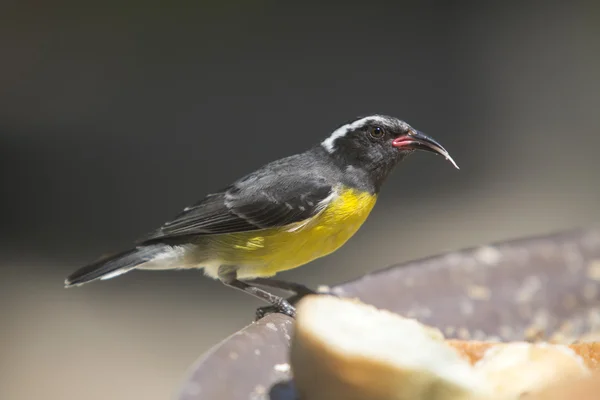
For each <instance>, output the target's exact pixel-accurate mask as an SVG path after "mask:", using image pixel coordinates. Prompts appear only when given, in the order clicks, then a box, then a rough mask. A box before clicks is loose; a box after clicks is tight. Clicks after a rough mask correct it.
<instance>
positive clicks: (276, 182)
mask: <svg viewBox="0 0 600 400" xmlns="http://www.w3.org/2000/svg"><path fill="white" fill-rule="evenodd" d="M332 194H333V187H332V186H331V185H330V184H328V183H327V182H326V181H325V180H324V179H320V178H318V177H315V176H312V175H309V174H302V173H292V174H287V175H284V176H281V175H280V174H274V175H273V174H266V175H263V176H260V175H250V176H248V177H246V178H244V179H242V180H240V181H238V182H237V183H235V184H233V185H232V186H230V187H228V188H226V189H225V190H223V191H222V192H219V193H214V194H211V195H208V196H206V197H205V198H204V199H202V200H201V201H199V202H198V203H196V204H194V205H193V206H191V207H187V208H186V209H185V210H184V211H183V212H182V213H180V214H179V215H177V216H176V217H175V218H174V219H173V220H171V221H169V222H167V223H165V224H164V225H163V226H162V227H161V228H160V229H158V230H157V231H155V232H153V233H152V234H150V235H149V236H147V237H146V238H144V239H143V241H144V242H146V241H153V240H161V239H167V238H172V237H178V236H187V235H207V234H221V233H234V232H247V231H254V230H259V229H265V228H272V227H280V226H285V225H289V224H292V223H295V222H301V221H304V220H306V219H308V218H310V217H312V216H314V215H316V214H317V213H318V212H319V211H321V210H322V208H323V207H324V206H325V205H326V204H327V201H328V199H331V197H332V196H331V195H332Z"/></svg>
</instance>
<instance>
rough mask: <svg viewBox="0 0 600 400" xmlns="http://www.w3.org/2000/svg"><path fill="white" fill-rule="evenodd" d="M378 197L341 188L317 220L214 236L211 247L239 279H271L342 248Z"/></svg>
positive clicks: (315, 218)
mask: <svg viewBox="0 0 600 400" xmlns="http://www.w3.org/2000/svg"><path fill="white" fill-rule="evenodd" d="M376 201H377V196H376V195H372V194H369V193H367V192H361V191H357V190H355V189H349V188H342V189H340V190H338V195H337V196H336V197H335V198H334V199H333V200H332V201H331V202H330V203H329V205H328V206H327V207H326V208H325V209H323V211H321V213H320V214H318V215H317V216H316V217H313V218H312V219H311V220H309V221H303V222H301V223H297V224H293V225H289V226H286V227H283V228H273V229H266V230H261V231H255V232H243V233H236V234H230V235H217V236H215V238H214V241H213V243H212V244H213V245H212V246H211V247H212V248H213V249H214V251H215V252H217V253H218V258H219V261H220V263H222V264H228V265H235V266H238V267H239V270H238V277H239V278H241V279H244V278H246V279H247V278H253V277H259V276H272V275H274V274H275V273H277V272H279V271H284V270H288V269H292V268H295V267H298V266H301V265H304V264H306V263H308V262H310V261H312V260H314V259H316V258H319V257H323V256H325V255H327V254H330V253H332V252H333V251H335V250H337V249H338V248H339V247H341V246H342V245H343V244H344V243H346V241H347V240H348V239H350V238H351V237H352V236H353V235H354V234H355V233H356V231H357V230H358V229H359V228H360V226H361V225H362V224H363V222H364V221H365V220H366V219H367V217H368V216H369V213H370V212H371V210H372V209H373V206H374V205H375V202H376Z"/></svg>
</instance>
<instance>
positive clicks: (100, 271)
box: [65, 244, 168, 287]
mask: <svg viewBox="0 0 600 400" xmlns="http://www.w3.org/2000/svg"><path fill="white" fill-rule="evenodd" d="M167 248H168V246H166V245H163V244H150V245H145V246H139V247H135V248H133V249H131V250H127V251H124V252H121V253H118V254H115V255H111V256H109V257H105V258H102V259H100V260H98V261H95V262H94V263H92V264H89V265H86V266H85V267H82V268H80V269H78V270H77V271H75V272H73V273H72V274H71V275H69V277H67V279H66V280H65V287H70V286H78V285H83V284H84V283H88V282H91V281H94V280H96V279H110V278H113V277H115V276H118V275H121V274H124V273H126V272H128V271H130V270H132V269H134V268H135V267H137V266H138V265H140V264H143V263H146V262H148V261H151V260H152V259H153V258H154V257H156V256H157V255H159V254H161V253H163V252H164V251H165V250H167Z"/></svg>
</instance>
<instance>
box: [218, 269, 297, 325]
mask: <svg viewBox="0 0 600 400" xmlns="http://www.w3.org/2000/svg"><path fill="white" fill-rule="evenodd" d="M218 274H219V279H220V280H221V282H223V283H224V284H225V285H226V286H229V287H232V288H234V289H238V290H241V291H243V292H246V293H248V294H250V295H252V296H254V297H257V298H259V299H261V300H263V301H266V302H267V303H270V304H271V307H273V309H274V311H275V312H279V313H282V314H285V315H287V316H290V317H292V318H296V309H295V308H294V307H293V306H292V305H291V304H290V303H289V302H288V301H287V300H286V299H284V298H283V297H280V296H276V295H274V294H272V293H269V292H267V291H266V290H263V289H261V288H257V287H255V286H252V285H249V284H248V283H246V282H242V281H240V280H239V279H237V272H236V271H235V269H231V268H230V267H227V266H222V267H219V272H218ZM256 316H257V318H262V315H259V312H258V311H257V315H256Z"/></svg>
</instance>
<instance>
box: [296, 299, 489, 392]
mask: <svg viewBox="0 0 600 400" xmlns="http://www.w3.org/2000/svg"><path fill="white" fill-rule="evenodd" d="M290 363H291V367H292V372H293V375H294V381H295V384H296V387H297V389H298V392H299V394H300V397H301V399H306V400H418V399H427V400H462V399H465V400H466V399H472V398H476V397H481V398H484V397H486V395H488V394H489V393H487V392H486V390H487V388H488V385H487V383H486V381H485V379H484V378H483V377H482V376H480V375H478V374H476V373H475V372H474V369H473V367H472V366H471V364H470V363H469V360H468V359H466V358H464V357H462V356H461V355H460V354H459V352H458V351H456V350H455V349H453V348H452V347H451V346H448V345H447V344H446V343H445V342H444V337H443V335H442V333H441V332H440V331H439V330H436V329H432V328H429V327H427V326H424V325H422V324H420V323H419V322H417V321H416V320H412V319H407V318H403V317H401V316H399V315H397V314H393V313H391V312H386V311H380V310H377V309H376V308H375V307H372V306H369V305H365V304H362V303H360V302H358V301H352V300H348V299H340V298H336V297H331V296H324V295H316V296H307V297H305V298H303V299H302V300H301V301H300V302H299V303H298V305H297V317H296V327H295V332H294V337H293V340H292V346H291V354H290Z"/></svg>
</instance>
